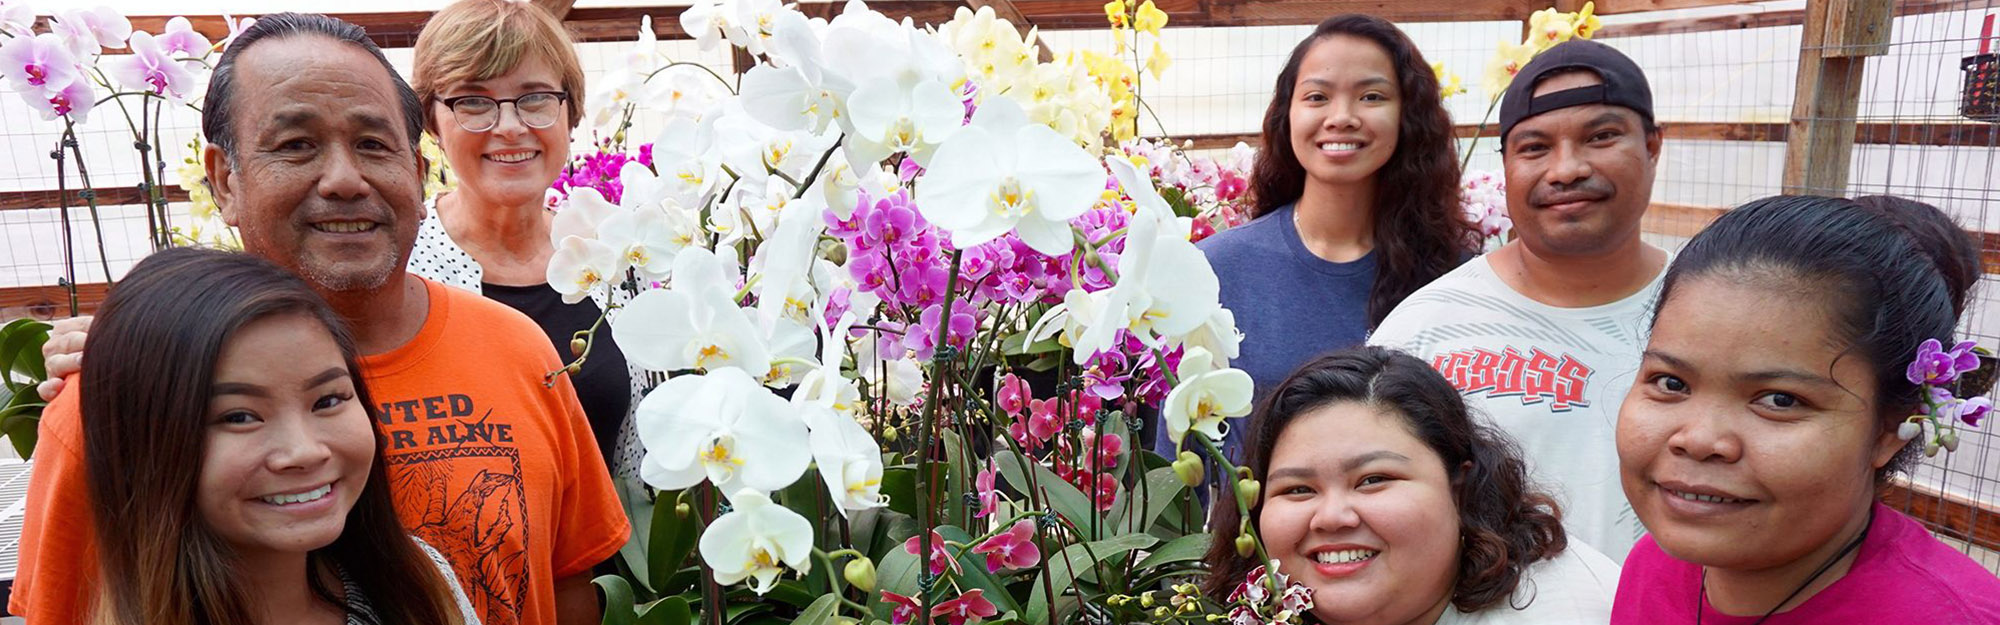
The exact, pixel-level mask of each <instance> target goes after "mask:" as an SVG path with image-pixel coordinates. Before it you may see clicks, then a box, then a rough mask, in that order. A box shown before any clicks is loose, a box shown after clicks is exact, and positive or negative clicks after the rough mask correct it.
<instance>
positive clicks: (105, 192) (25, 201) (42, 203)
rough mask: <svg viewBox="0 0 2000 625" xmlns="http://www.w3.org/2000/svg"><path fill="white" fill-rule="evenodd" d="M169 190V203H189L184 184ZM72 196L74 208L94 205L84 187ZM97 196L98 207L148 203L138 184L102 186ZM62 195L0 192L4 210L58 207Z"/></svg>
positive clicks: (70, 196) (50, 192)
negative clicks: (86, 195)
mask: <svg viewBox="0 0 2000 625" xmlns="http://www.w3.org/2000/svg"><path fill="white" fill-rule="evenodd" d="M166 191H167V193H166V195H167V201H169V202H186V201H187V200H188V194H187V191H183V190H181V188H180V187H167V188H166ZM68 195H69V205H70V208H74V209H82V208H84V207H87V206H89V205H90V203H89V202H87V201H85V200H84V199H83V190H82V189H71V190H69V192H68ZM95 195H96V196H97V205H98V206H131V205H135V204H145V203H146V196H145V195H144V194H141V193H139V188H138V187H110V188H101V189H98V190H97V191H96V193H95ZM62 198H63V194H62V193H57V192H56V191H55V190H53V189H50V190H43V191H5V192H0V211H10V210H28V209H35V208H56V207H57V206H60V205H61V204H62V202H61V201H60V200H62Z"/></svg>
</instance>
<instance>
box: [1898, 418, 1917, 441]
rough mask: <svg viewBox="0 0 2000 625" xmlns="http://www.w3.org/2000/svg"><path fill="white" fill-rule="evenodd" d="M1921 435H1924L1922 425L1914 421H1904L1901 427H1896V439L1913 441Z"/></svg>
mask: <svg viewBox="0 0 2000 625" xmlns="http://www.w3.org/2000/svg"><path fill="white" fill-rule="evenodd" d="M1923 433H1924V426H1923V424H1921V423H1917V422H1915V421H1904V422H1903V424H1902V425H1900V426H1897V427H1896V438H1900V439H1903V440H1906V441H1907V440H1915V439H1916V438H1917V437H1918V436H1920V435H1922V434H1923Z"/></svg>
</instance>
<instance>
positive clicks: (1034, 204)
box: [916, 98, 1104, 256]
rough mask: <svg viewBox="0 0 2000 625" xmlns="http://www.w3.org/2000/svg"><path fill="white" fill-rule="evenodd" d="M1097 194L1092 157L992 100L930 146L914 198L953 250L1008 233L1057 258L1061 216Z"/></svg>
mask: <svg viewBox="0 0 2000 625" xmlns="http://www.w3.org/2000/svg"><path fill="white" fill-rule="evenodd" d="M1103 192H1104V167H1103V166H1102V165H1100V164H1098V162H1097V159H1095V158H1091V156H1090V154H1089V153H1086V152H1084V151H1083V148H1079V147H1077V146H1076V144H1075V143H1071V142H1070V140H1068V139H1065V138H1063V137H1062V136H1061V135H1058V134H1056V132H1055V131H1054V130H1050V129H1049V127H1048V126H1043V125H1040V124H1031V123H1028V121H1027V118H1026V117H1025V116H1024V113H1022V111H1021V109H1020V107H1019V106H1017V105H1015V104H1013V103H1012V102H1011V101H1008V100H1006V99H1003V98H994V99H992V100H989V101H988V102H987V104H986V105H985V106H983V107H981V108H980V109H979V111H978V112H977V113H975V114H974V115H973V119H972V125H969V126H966V127H964V128H961V129H959V130H958V132H957V133H955V134H953V135H952V137H951V139H950V140H948V141H945V142H944V145H941V146H938V149H937V153H936V154H935V155H933V156H932V157H931V164H930V171H929V172H928V173H927V174H926V175H925V176H924V179H923V181H922V184H921V185H920V186H919V188H918V189H917V198H916V203H917V207H918V209H919V210H921V211H922V212H923V215H924V218H925V219H928V220H930V222H931V223H933V224H937V225H938V226H939V227H941V228H944V229H946V230H948V231H950V232H951V243H952V245H954V246H956V247H958V248H960V249H964V248H968V247H972V246H975V245H979V244H981V243H985V242H987V241H991V240H993V239H995V238H998V237H999V236H1000V235H1003V234H1006V233H1008V232H1009V231H1012V232H1014V233H1016V234H1018V235H1020V237H1021V240H1022V241H1023V242H1025V243H1027V244H1028V246H1029V247H1032V248H1034V249H1035V250H1036V251H1039V252H1041V253H1043V254H1047V255H1049V256H1061V255H1063V254H1066V253H1068V252H1069V251H1070V248H1071V247H1072V245H1073V243H1072V241H1071V238H1072V235H1071V233H1070V232H1071V231H1070V225H1069V220H1070V219H1073V218H1075V217H1076V216H1077V215H1081V214H1083V212H1084V211H1086V210H1089V209H1090V207H1091V205H1093V204H1095V203H1096V202H1097V198H1098V197H1099V196H1101V195H1103Z"/></svg>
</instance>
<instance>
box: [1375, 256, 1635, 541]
mask: <svg viewBox="0 0 2000 625" xmlns="http://www.w3.org/2000/svg"><path fill="white" fill-rule="evenodd" d="M1664 276H1665V272H1664V271H1663V272H1661V275H1660V276H1656V277H1654V278H1653V281H1652V282H1651V283H1649V284H1647V285H1646V288H1644V289H1640V290H1639V292H1638V293H1634V294H1632V295H1631V296H1630V297H1626V298H1625V299H1622V300H1618V301H1616V302H1612V303H1609V304H1604V305H1602V306H1592V307H1589V308H1558V307H1554V306H1549V305H1547V304H1542V303H1540V302H1536V301H1534V300H1531V299H1528V297H1527V296H1524V295H1521V294H1520V293H1518V292H1516V291H1514V289H1513V288H1511V287H1509V286H1507V284H1506V283H1504V282H1501V281H1500V277H1499V276H1497V275H1495V274H1494V273H1493V267H1492V265H1490V264H1488V262H1487V257H1480V258H1475V259H1473V260H1471V261H1469V262H1467V263H1465V264H1464V265H1463V266H1460V267H1459V268H1458V269H1456V270H1453V271H1452V272H1451V273H1448V274H1445V275H1444V276H1443V277H1440V278H1438V279H1437V281H1436V282H1432V283H1431V284H1429V285H1427V286H1425V287H1424V288H1422V289H1418V290H1417V292H1416V293H1413V294H1411V295H1410V297H1409V298H1408V299H1405V300H1403V303H1402V304H1401V305H1399V306H1397V307H1396V310H1395V311H1394V312H1391V313H1389V317H1388V318H1387V319H1384V320H1383V321H1382V324H1381V325H1380V326H1379V327H1377V328H1376V330H1375V333H1374V335H1372V336H1370V337H1369V339H1368V343H1369V344H1370V345H1380V346H1384V347H1393V348H1397V349H1402V350H1404V351H1407V352H1409V353H1411V354H1413V355H1415V356H1417V357H1418V358H1421V359H1423V360H1424V361H1425V362H1429V363H1431V366H1432V367H1434V368H1436V369H1437V370H1438V372H1439V373H1443V374H1444V377H1445V378H1446V379H1449V380H1451V383H1452V385H1453V386H1456V387H1458V390H1459V392H1461V393H1463V394H1464V395H1465V400H1466V404H1467V405H1468V406H1470V407H1471V408H1472V409H1473V412H1474V413H1475V414H1477V415H1484V416H1486V417H1487V418H1489V419H1490V420H1491V423H1493V424H1494V425H1496V426H1498V427H1499V428H1500V429H1501V430H1503V431H1505V432H1507V434H1508V435H1509V436H1512V437H1513V438H1514V440H1515V442H1517V443H1519V444H1520V446H1521V451H1522V453H1523V455H1524V456H1526V459H1527V462H1528V467H1529V471H1530V477H1531V479H1533V480H1534V485H1535V487H1536V488H1539V489H1541V490H1542V491H1545V492H1548V493H1549V494H1551V495H1554V496H1555V497H1556V500H1557V501H1558V502H1559V503H1560V504H1561V505H1562V513H1563V528H1564V529H1565V530H1567V531H1568V533H1569V536H1570V538H1571V539H1572V540H1580V541H1583V542H1585V543H1588V544H1590V546H1592V547H1596V548H1597V550H1598V551H1600V552H1603V553H1604V554H1605V555H1607V556H1609V557H1611V558H1612V559H1613V560H1616V561H1619V562H1623V561H1625V553H1626V552H1628V551H1630V550H1631V549H1632V545H1633V544H1634V543H1636V542H1638V541H1639V536H1640V535H1642V534H1644V533H1645V531H1646V529H1645V527H1644V526H1643V525H1640V524H1639V518H1638V516H1636V515H1634V514H1633V513H1632V505H1631V504H1630V503H1628V502H1626V500H1625V491H1624V489H1623V488H1622V487H1621V486H1620V485H1619V481H1618V449H1617V445H1616V442H1615V440H1614V439H1613V435H1614V433H1615V430H1616V427H1617V425H1618V406H1619V404H1620V403H1622V402H1623V401H1624V400H1625V394H1626V393H1627V392H1628V391H1630V390H1631V389H1632V378H1633V376H1634V375H1636V374H1637V372H1638V369H1639V355H1640V352H1641V351H1643V350H1645V347H1646V333H1647V328H1648V327H1649V326H1650V325H1651V324H1650V318H1651V315H1652V307H1653V300H1654V298H1656V297H1657V296H1658V295H1659V293H1660V282H1661V278H1662V277H1664Z"/></svg>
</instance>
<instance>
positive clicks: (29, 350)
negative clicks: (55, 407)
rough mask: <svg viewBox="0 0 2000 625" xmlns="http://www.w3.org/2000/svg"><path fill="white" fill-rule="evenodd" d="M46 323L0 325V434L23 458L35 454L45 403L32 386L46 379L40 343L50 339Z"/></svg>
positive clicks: (32, 322)
mask: <svg viewBox="0 0 2000 625" xmlns="http://www.w3.org/2000/svg"><path fill="white" fill-rule="evenodd" d="M49 328H50V326H49V324H46V323H42V322H40V321H36V320H34V319H15V320H13V321H11V322H8V323H7V325H5V326H0V435H5V436H6V437H7V441H8V442H10V443H12V444H13V445H14V451H15V452H18V453H20V454H21V457H22V458H32V457H34V455H35V439H36V427H37V426H38V425H39V424H40V423H41V420H42V409H43V408H45V407H47V406H48V402H44V401H42V398H41V395H38V394H36V392H35V386H36V385H39V384H41V383H42V382H43V381H44V380H47V379H48V376H49V374H48V370H47V369H45V368H44V367H43V362H42V344H44V343H47V342H48V341H49Z"/></svg>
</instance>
